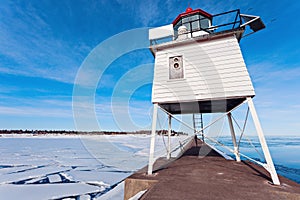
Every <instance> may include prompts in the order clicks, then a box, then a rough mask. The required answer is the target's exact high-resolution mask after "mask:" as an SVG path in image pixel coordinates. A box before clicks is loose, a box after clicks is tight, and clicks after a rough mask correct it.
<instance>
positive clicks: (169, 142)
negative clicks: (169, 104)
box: [167, 115, 172, 159]
mask: <svg viewBox="0 0 300 200" xmlns="http://www.w3.org/2000/svg"><path fill="white" fill-rule="evenodd" d="M168 118H169V123H168V153H167V159H170V158H171V130H172V126H171V120H172V117H171V115H168Z"/></svg>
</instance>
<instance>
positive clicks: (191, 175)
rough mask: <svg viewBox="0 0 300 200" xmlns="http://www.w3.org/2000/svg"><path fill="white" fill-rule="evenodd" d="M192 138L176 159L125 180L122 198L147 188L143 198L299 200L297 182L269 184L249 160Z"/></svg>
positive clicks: (260, 171) (161, 161)
mask: <svg viewBox="0 0 300 200" xmlns="http://www.w3.org/2000/svg"><path fill="white" fill-rule="evenodd" d="M197 143H198V144H197V146H196V144H195V141H193V142H192V143H191V145H190V147H189V149H188V150H187V151H186V152H185V153H184V154H183V156H182V157H180V158H179V159H177V160H173V162H167V161H166V160H165V159H164V158H162V159H159V160H157V161H156V165H155V167H154V169H155V168H157V167H158V166H163V167H162V169H158V170H157V171H155V173H154V175H152V176H148V175H147V174H146V170H147V167H145V168H143V169H141V170H140V171H138V172H136V173H135V174H133V175H131V176H130V177H128V178H127V179H126V180H125V195H124V199H126V200H127V199H129V198H130V197H132V196H134V195H135V194H136V193H137V192H139V191H142V190H147V192H146V193H145V194H144V195H143V196H142V197H141V198H140V199H143V200H146V199H151V200H155V199H157V200H164V199H170V200H171V199H172V200H174V199H189V200H190V199H243V200H245V199H272V200H273V199H289V200H291V199H299V200H300V184H297V183H295V182H293V181H291V180H289V179H287V178H284V177H281V176H280V177H279V179H280V181H281V186H274V185H272V184H271V178H270V176H269V174H268V172H267V171H266V170H265V169H264V168H262V167H260V166H257V165H255V164H253V163H250V162H239V163H238V162H236V161H230V160H226V159H224V158H223V157H222V156H221V155H220V154H219V153H217V152H216V151H214V150H213V149H211V148H210V147H209V146H207V145H205V144H203V143H202V142H200V141H197Z"/></svg>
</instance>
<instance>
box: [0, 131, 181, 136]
mask: <svg viewBox="0 0 300 200" xmlns="http://www.w3.org/2000/svg"><path fill="white" fill-rule="evenodd" d="M167 133H168V131H167V130H158V131H157V134H158V135H167ZM150 134H151V131H150V130H140V131H130V132H124V131H66V130H0V135H30V136H46V135H50V136H51V135H55V136H59V135H62V136H63V135H72V136H84V135H150ZM171 135H172V136H174V135H187V134H186V133H183V132H176V131H174V130H172V134H171Z"/></svg>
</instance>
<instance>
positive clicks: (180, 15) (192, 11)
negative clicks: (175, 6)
mask: <svg viewBox="0 0 300 200" xmlns="http://www.w3.org/2000/svg"><path fill="white" fill-rule="evenodd" d="M197 13H198V14H201V15H202V16H204V17H207V18H209V19H211V18H212V15H211V14H209V13H207V12H205V11H204V10H201V9H196V10H193V9H192V8H191V7H188V8H187V9H186V10H185V12H184V13H181V14H179V15H178V16H177V17H176V19H175V20H174V21H173V22H172V24H173V25H174V24H176V23H177V22H178V21H179V20H180V19H181V18H182V17H185V16H189V15H194V14H197Z"/></svg>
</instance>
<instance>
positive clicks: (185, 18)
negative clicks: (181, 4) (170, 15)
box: [172, 7, 212, 35]
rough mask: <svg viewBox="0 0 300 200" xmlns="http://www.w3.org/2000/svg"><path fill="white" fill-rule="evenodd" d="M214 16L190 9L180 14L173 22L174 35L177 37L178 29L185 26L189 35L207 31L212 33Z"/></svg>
mask: <svg viewBox="0 0 300 200" xmlns="http://www.w3.org/2000/svg"><path fill="white" fill-rule="evenodd" d="M211 22H212V15H211V14H209V13H207V12H205V11H204V10H201V9H196V10H193V9H192V8H191V7H188V8H187V9H186V11H185V12H184V13H181V14H179V15H178V16H177V17H176V19H175V20H174V21H173V22H172V24H173V27H174V33H175V35H177V33H178V29H179V27H181V26H185V27H186V29H187V32H188V33H191V32H199V31H205V32H207V33H210V30H209V28H210V27H211Z"/></svg>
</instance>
